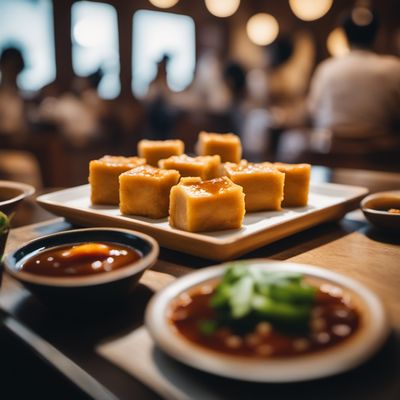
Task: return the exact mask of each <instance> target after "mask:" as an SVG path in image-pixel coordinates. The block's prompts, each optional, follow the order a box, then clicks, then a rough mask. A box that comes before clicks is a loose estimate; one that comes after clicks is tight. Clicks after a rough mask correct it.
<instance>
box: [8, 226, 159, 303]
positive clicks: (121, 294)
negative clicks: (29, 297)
mask: <svg viewBox="0 0 400 400" xmlns="http://www.w3.org/2000/svg"><path fill="white" fill-rule="evenodd" d="M85 242H110V243H117V244H121V245H125V246H129V247H132V248H133V249H135V250H138V251H139V252H140V253H142V255H143V257H142V258H140V259H139V260H138V261H135V262H134V263H132V264H128V265H126V266H124V267H121V268H119V269H116V270H115V271H109V272H103V273H99V274H94V275H86V276H74V277H53V276H45V275H36V274H30V273H28V272H24V271H21V270H20V269H19V268H20V266H19V263H20V261H21V260H22V259H23V258H25V257H27V256H29V255H36V254H37V252H38V251H42V250H45V249H46V250H47V249H50V248H52V247H56V246H62V245H66V244H79V243H85ZM158 253H159V246H158V244H157V242H156V241H155V240H154V239H153V238H151V237H150V236H147V235H145V234H142V233H139V232H135V231H130V230H127V229H117V228H115V229H114V228H87V229H77V230H71V231H65V232H60V233H55V234H52V235H48V236H44V237H42V238H39V239H36V240H33V241H31V242H29V243H27V244H25V245H24V246H23V247H21V248H19V249H18V250H16V251H14V252H13V253H12V254H10V255H8V256H7V257H6V258H5V260H4V267H5V271H7V272H8V273H9V274H10V275H11V276H12V277H13V278H15V279H16V280H18V281H19V282H21V283H22V284H23V285H24V286H25V287H26V288H28V289H29V290H30V291H31V292H32V293H33V294H35V295H36V296H37V297H38V298H39V299H40V300H41V301H42V302H43V303H46V304H47V305H50V306H53V305H55V306H67V307H69V306H76V307H78V306H79V308H87V307H86V306H88V307H89V308H90V307H92V306H96V305H99V304H110V303H115V302H118V301H121V300H123V299H125V298H127V297H128V295H129V294H130V293H131V292H132V291H133V290H134V288H135V287H136V285H137V283H138V281H139V279H140V277H141V276H142V275H143V273H144V271H145V270H146V269H147V268H150V267H151V266H152V265H153V264H154V263H155V262H156V260H157V256H158Z"/></svg>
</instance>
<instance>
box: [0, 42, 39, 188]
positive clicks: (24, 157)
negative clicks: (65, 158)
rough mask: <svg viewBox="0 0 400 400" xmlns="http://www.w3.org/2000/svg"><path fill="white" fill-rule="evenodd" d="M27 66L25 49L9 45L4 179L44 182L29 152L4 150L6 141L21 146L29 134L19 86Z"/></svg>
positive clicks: (1, 156) (1, 154)
mask: <svg viewBox="0 0 400 400" xmlns="http://www.w3.org/2000/svg"><path fill="white" fill-rule="evenodd" d="M24 68H25V62H24V58H23V55H22V51H21V50H20V49H19V48H18V47H11V46H10V47H6V48H5V49H3V51H2V53H1V55H0V72H1V81H0V179H8V180H12V181H19V182H25V183H29V184H31V185H33V186H35V187H36V188H40V187H41V185H42V182H41V176H40V169H39V164H38V162H37V160H36V158H35V157H34V156H33V155H32V154H31V153H29V152H27V151H20V150H3V149H2V147H3V145H2V141H3V140H4V141H5V143H8V144H11V146H12V147H14V145H16V144H17V145H19V144H21V143H22V142H23V140H24V137H25V133H26V125H27V123H26V112H25V111H26V110H25V104H24V99H23V97H22V94H21V91H20V89H19V87H18V76H19V75H20V74H21V72H22V71H23V70H24Z"/></svg>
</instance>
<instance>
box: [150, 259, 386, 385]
mask: <svg viewBox="0 0 400 400" xmlns="http://www.w3.org/2000/svg"><path fill="white" fill-rule="evenodd" d="M244 262H246V263H247V264H248V265H249V266H251V268H262V269H265V270H268V271H288V272H289V271H291V272H300V273H302V274H304V275H305V276H308V277H312V278H316V279H322V280H324V281H327V283H331V284H334V285H336V286H339V287H340V288H342V289H343V290H344V292H345V293H349V294H350V295H351V296H352V299H356V305H357V309H358V310H359V312H360V314H361V326H360V327H359V329H358V330H357V331H356V332H355V333H354V335H353V336H352V337H350V338H348V339H347V340H346V341H344V342H342V343H340V344H338V345H336V346H333V347H331V348H329V349H326V350H323V351H320V352H316V353H312V354H306V355H304V356H296V357H291V358H275V359H274V358H272V359H266V360H260V359H249V358H246V357H243V356H232V355H225V354H223V353H219V352H215V351H212V350H208V349H206V348H204V347H201V346H200V345H196V344H194V343H192V342H190V341H189V340H187V339H186V338H185V337H183V336H182V335H180V334H179V333H177V332H176V331H174V330H173V328H172V324H171V323H170V322H169V321H168V319H167V312H168V309H169V307H170V304H171V301H172V300H173V299H175V298H176V297H178V296H179V295H180V294H181V293H183V292H185V291H187V290H188V289H190V288H192V287H194V286H197V285H199V284H201V283H202V282H205V281H208V280H210V279H213V278H217V277H219V276H222V274H223V273H224V270H225V268H226V264H222V265H219V266H215V267H209V268H205V269H202V270H199V271H196V272H193V273H190V274H188V275H185V276H183V277H182V278H179V279H177V280H176V281H175V282H173V283H172V284H170V285H169V286H167V287H166V288H165V289H163V290H162V291H160V292H159V293H158V294H156V295H155V296H154V297H153V298H152V300H151V302H150V304H149V306H148V307H147V310H146V316H145V323H146V326H147V328H148V330H149V332H150V335H151V336H152V338H153V339H154V341H155V342H156V344H157V345H158V346H159V347H160V348H161V349H162V350H163V351H164V352H165V353H167V354H168V355H170V356H171V357H173V358H175V359H176V360H178V361H180V362H182V363H184V364H187V365H189V366H191V367H194V368H197V369H200V370H203V371H206V372H209V373H213V374H216V375H221V376H224V377H228V378H234V379H241V380H246V381H254V382H295V381H304V380H311V379H317V378H322V377H326V376H330V375H334V374H338V373H340V372H344V371H346V370H349V369H351V368H354V367H355V366H357V365H359V364H361V363H362V362H364V361H365V360H367V359H368V358H369V357H371V356H372V355H373V354H374V353H375V352H376V351H377V350H378V349H379V348H380V347H381V345H382V344H383V343H384V341H385V339H386V337H387V335H388V332H389V329H388V322H387V319H386V314H385V311H384V308H383V306H382V303H381V302H380V300H379V299H378V297H377V296H376V295H375V294H373V293H372V292H371V291H370V290H369V289H368V288H366V287H365V286H364V285H362V284H361V283H359V282H356V281H354V280H353V279H351V278H348V277H346V276H343V275H339V274H337V273H334V272H331V271H328V270H326V269H322V268H317V267H313V266H310V265H304V264H295V263H290V262H279V261H266V260H249V261H244Z"/></svg>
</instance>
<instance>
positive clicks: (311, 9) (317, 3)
mask: <svg viewBox="0 0 400 400" xmlns="http://www.w3.org/2000/svg"><path fill="white" fill-rule="evenodd" d="M332 3H333V0H289V4H290V8H291V9H292V11H293V13H294V15H296V17H297V18H300V19H302V20H303V21H314V20H316V19H318V18H321V17H323V16H324V15H325V14H326V13H327V12H328V11H329V10H330V8H331V7H332Z"/></svg>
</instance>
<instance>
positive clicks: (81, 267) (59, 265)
mask: <svg viewBox="0 0 400 400" xmlns="http://www.w3.org/2000/svg"><path fill="white" fill-rule="evenodd" d="M140 258H142V254H141V253H140V252H138V251H137V250H135V249H133V248H131V247H128V246H123V245H119V244H116V243H102V242H101V243H82V244H76V245H70V244H69V245H65V246H58V247H54V248H52V249H49V250H44V251H41V252H39V253H38V254H36V255H34V256H32V257H30V258H28V259H27V260H26V261H23V263H22V265H21V269H20V270H22V271H24V272H29V273H30V274H35V275H45V276H57V277H61V276H63V277H67V276H68V277H73V276H86V275H94V274H99V273H104V272H109V271H114V270H116V269H119V268H122V267H124V266H126V265H128V264H131V263H133V262H135V261H137V260H139V259H140Z"/></svg>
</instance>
